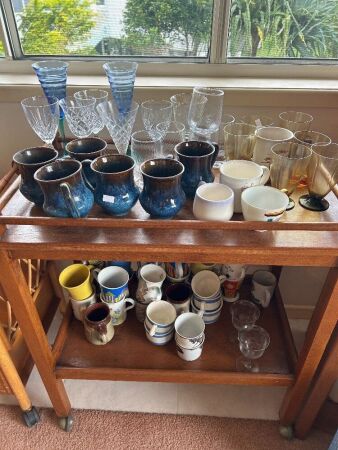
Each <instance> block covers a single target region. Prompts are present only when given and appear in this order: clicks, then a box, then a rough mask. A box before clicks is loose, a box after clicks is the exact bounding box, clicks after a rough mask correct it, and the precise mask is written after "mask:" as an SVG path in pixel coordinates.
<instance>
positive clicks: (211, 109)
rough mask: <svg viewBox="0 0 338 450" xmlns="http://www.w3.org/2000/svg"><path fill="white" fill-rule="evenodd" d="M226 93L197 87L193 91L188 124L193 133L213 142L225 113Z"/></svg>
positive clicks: (220, 90)
mask: <svg viewBox="0 0 338 450" xmlns="http://www.w3.org/2000/svg"><path fill="white" fill-rule="evenodd" d="M223 97H224V91H222V89H217V88H208V87H203V86H200V87H195V88H194V89H193V93H192V97H191V102H190V107H189V113H188V123H189V126H190V129H191V131H192V132H193V133H195V134H199V135H202V136H205V138H206V139H207V140H211V135H212V134H213V133H216V132H217V131H218V130H219V127H220V124H221V120H222V111H223Z"/></svg>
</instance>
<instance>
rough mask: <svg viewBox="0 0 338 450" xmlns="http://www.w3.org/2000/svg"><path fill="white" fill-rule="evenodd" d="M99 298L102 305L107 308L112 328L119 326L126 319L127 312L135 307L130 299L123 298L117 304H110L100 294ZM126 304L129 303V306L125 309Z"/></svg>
mask: <svg viewBox="0 0 338 450" xmlns="http://www.w3.org/2000/svg"><path fill="white" fill-rule="evenodd" d="M100 298H101V301H102V303H105V304H106V305H107V306H108V307H109V309H110V315H111V318H112V322H113V325H114V326H116V325H121V323H123V322H124V321H125V320H126V318H127V311H129V310H130V309H132V308H134V306H135V300H133V299H132V298H123V299H122V300H120V301H119V302H110V301H109V300H108V298H107V296H105V295H104V294H101V295H100ZM127 303H130V306H128V307H127V306H126V305H127Z"/></svg>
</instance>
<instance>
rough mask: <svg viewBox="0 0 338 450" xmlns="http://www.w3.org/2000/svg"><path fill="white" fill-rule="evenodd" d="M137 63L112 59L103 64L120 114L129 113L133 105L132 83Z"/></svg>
mask: <svg viewBox="0 0 338 450" xmlns="http://www.w3.org/2000/svg"><path fill="white" fill-rule="evenodd" d="M137 66H138V64H137V63H136V62H130V61H112V62H109V63H105V64H103V69H104V70H105V72H106V75H107V77H108V81H109V84H110V89H111V93H112V96H113V99H114V101H115V104H116V107H117V110H118V112H119V113H120V114H122V115H125V114H129V112H130V109H131V108H132V107H133V106H132V102H133V95H134V83H135V77H136V70H137Z"/></svg>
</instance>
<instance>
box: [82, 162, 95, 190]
mask: <svg viewBox="0 0 338 450" xmlns="http://www.w3.org/2000/svg"><path fill="white" fill-rule="evenodd" d="M91 163H92V160H91V159H85V160H83V161H81V164H82V171H81V174H82V177H83V181H84V182H85V184H86V186H87V187H88V188H89V189H90V190H91V191H94V186H93V185H92V184H91V182H90V181H89V180H88V177H87V175H86V172H85V168H87V167H89V170H90V171H92V169H91V167H90V165H91Z"/></svg>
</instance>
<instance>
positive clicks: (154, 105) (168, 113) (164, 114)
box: [141, 100, 173, 138]
mask: <svg viewBox="0 0 338 450" xmlns="http://www.w3.org/2000/svg"><path fill="white" fill-rule="evenodd" d="M172 111H173V106H172V103H171V102H169V101H168V100H146V101H145V102H143V103H141V115H142V121H143V125H144V128H145V129H146V130H147V131H148V133H149V135H150V136H152V137H153V138H156V136H157V134H158V132H157V130H156V125H157V124H159V123H164V124H167V128H168V127H169V123H170V121H171V117H172Z"/></svg>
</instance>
